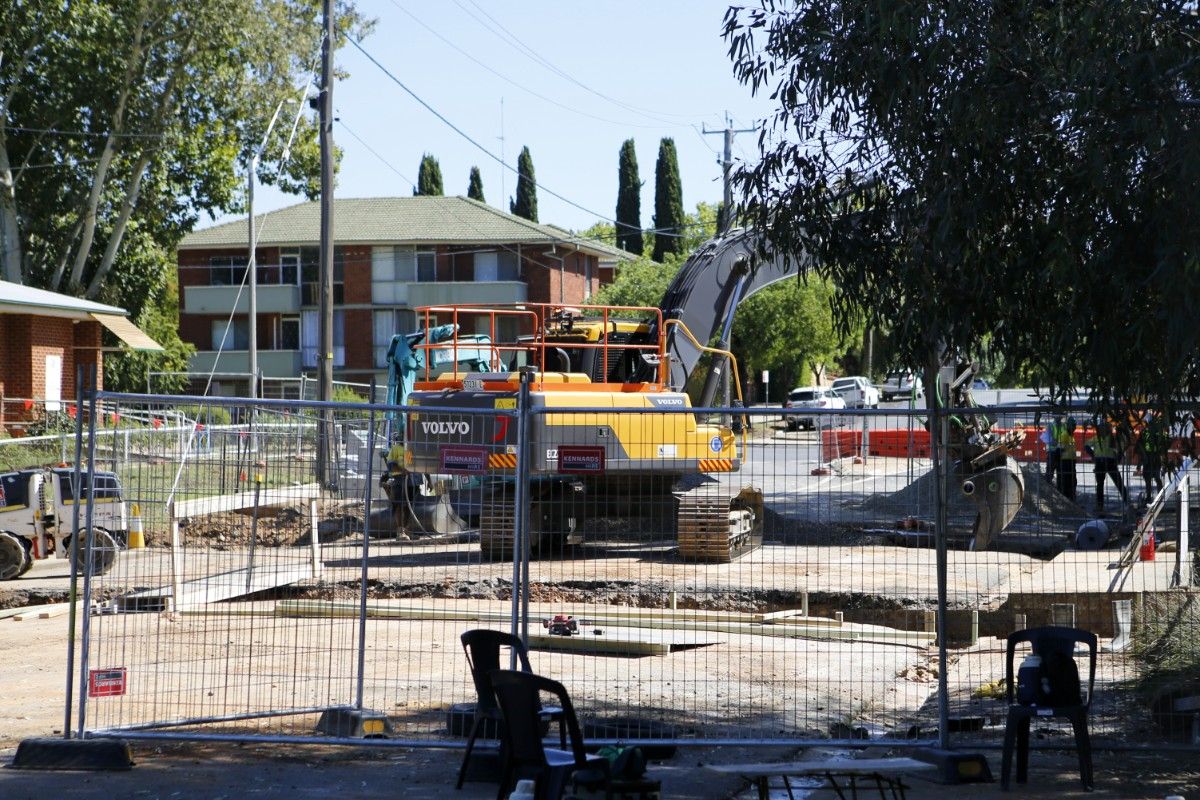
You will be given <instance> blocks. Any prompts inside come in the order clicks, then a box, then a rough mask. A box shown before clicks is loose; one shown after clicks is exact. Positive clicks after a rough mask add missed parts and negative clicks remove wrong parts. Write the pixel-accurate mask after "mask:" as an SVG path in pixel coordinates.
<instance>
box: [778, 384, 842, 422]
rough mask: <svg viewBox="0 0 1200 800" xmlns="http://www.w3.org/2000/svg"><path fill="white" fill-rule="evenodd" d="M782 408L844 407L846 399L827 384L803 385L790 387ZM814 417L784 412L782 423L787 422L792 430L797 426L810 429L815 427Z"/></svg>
mask: <svg viewBox="0 0 1200 800" xmlns="http://www.w3.org/2000/svg"><path fill="white" fill-rule="evenodd" d="M783 407H784V408H845V407H846V401H845V400H843V399H842V397H841V395H839V394H837V393H836V392H835V391H833V389H830V388H829V387H827V386H805V387H803V388H799V389H792V391H791V392H789V393H788V399H787V401H786V402H785V403H784V404H783ZM816 419H817V418H816V417H814V416H807V417H806V416H802V415H799V414H786V415H784V417H783V421H784V423H786V424H787V429H788V430H789V431H794V430H796V429H797V428H807V429H808V430H812V429H813V428H815V427H816Z"/></svg>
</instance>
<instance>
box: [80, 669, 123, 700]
mask: <svg viewBox="0 0 1200 800" xmlns="http://www.w3.org/2000/svg"><path fill="white" fill-rule="evenodd" d="M123 694H125V668H124V667H116V668H115V669H94V670H92V671H91V672H90V673H89V674H88V697H117V696H118V695H123Z"/></svg>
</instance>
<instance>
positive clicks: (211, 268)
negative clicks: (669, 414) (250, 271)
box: [208, 255, 249, 286]
mask: <svg viewBox="0 0 1200 800" xmlns="http://www.w3.org/2000/svg"><path fill="white" fill-rule="evenodd" d="M248 263H249V259H248V258H247V257H246V256H244V255H241V256H211V257H209V259H208V285H209V286H240V285H241V283H242V281H243V280H244V279H245V277H246V265H247V264H248Z"/></svg>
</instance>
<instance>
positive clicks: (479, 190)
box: [467, 167, 487, 203]
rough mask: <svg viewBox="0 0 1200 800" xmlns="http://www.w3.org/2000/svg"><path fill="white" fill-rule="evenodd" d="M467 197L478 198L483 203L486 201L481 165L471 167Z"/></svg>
mask: <svg viewBox="0 0 1200 800" xmlns="http://www.w3.org/2000/svg"><path fill="white" fill-rule="evenodd" d="M467 197H469V198H471V199H472V200H478V201H479V202H481V203H486V202H487V200H484V199H483V177H482V176H481V175H480V174H479V167H471V178H470V181H469V182H468V184H467Z"/></svg>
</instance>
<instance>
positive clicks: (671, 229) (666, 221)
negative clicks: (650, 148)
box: [653, 136, 685, 261]
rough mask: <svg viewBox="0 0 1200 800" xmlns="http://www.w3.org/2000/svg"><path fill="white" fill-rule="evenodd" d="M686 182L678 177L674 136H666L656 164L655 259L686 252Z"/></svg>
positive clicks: (659, 146)
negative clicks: (684, 183) (684, 206)
mask: <svg viewBox="0 0 1200 800" xmlns="http://www.w3.org/2000/svg"><path fill="white" fill-rule="evenodd" d="M684 223H685V218H684V215H683V186H682V185H681V183H680V181H679V160H678V159H677V158H676V157H675V140H674V139H672V138H670V137H669V136H665V137H663V140H662V141H661V142H660V143H659V145H658V162H657V163H656V164H655V165H654V230H655V234H654V256H653V257H654V260H655V261H662V260H663V257H664V256H665V255H666V254H667V253H682V252H683V233H684V231H683V226H684Z"/></svg>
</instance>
